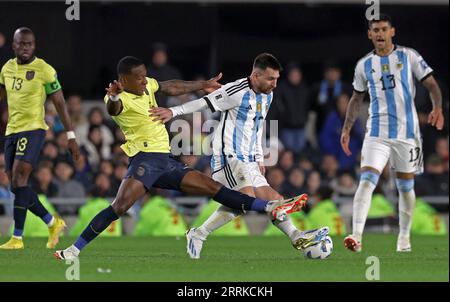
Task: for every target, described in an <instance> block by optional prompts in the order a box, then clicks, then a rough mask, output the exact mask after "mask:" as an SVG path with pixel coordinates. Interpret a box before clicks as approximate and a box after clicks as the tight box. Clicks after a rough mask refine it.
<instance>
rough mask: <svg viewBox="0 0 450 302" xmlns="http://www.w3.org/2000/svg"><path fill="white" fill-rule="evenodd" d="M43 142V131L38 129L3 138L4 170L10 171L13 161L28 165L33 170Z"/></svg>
mask: <svg viewBox="0 0 450 302" xmlns="http://www.w3.org/2000/svg"><path fill="white" fill-rule="evenodd" d="M44 142H45V130H43V129H38V130H32V131H24V132H19V133H14V134H10V135H8V136H6V137H5V168H6V171H12V168H13V164H14V161H15V160H23V161H26V162H28V163H30V164H31V165H32V166H33V168H34V167H35V166H36V165H37V163H38V161H39V155H40V154H41V149H42V146H43V145H44Z"/></svg>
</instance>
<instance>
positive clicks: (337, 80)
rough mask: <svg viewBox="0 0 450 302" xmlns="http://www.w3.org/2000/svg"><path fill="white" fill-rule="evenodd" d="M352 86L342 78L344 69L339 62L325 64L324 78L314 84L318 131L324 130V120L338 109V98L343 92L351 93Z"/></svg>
mask: <svg viewBox="0 0 450 302" xmlns="http://www.w3.org/2000/svg"><path fill="white" fill-rule="evenodd" d="M350 91H351V87H350V85H348V84H347V83H345V82H344V81H343V80H342V70H341V67H340V66H339V64H338V63H337V62H334V61H331V60H330V61H328V62H326V63H325V65H324V70H323V79H322V80H321V81H320V82H319V83H316V84H314V86H313V90H312V94H311V97H312V100H311V105H312V106H313V109H314V111H316V112H317V119H316V133H317V134H319V133H320V132H321V131H322V126H323V121H324V120H325V118H326V116H327V115H328V113H330V112H331V111H333V110H335V109H336V99H337V98H338V97H339V96H340V95H341V94H342V93H343V92H347V93H350Z"/></svg>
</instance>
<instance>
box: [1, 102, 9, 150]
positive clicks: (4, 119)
mask: <svg viewBox="0 0 450 302" xmlns="http://www.w3.org/2000/svg"><path fill="white" fill-rule="evenodd" d="M7 123H8V105H7V103H6V102H5V100H2V101H0V150H2V151H3V150H4V149H5V131H6V125H7Z"/></svg>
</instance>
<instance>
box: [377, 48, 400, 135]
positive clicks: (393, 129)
mask: <svg viewBox="0 0 450 302" xmlns="http://www.w3.org/2000/svg"><path fill="white" fill-rule="evenodd" d="M380 64H381V66H380V67H381V72H382V78H381V80H382V81H384V84H383V86H385V87H386V90H384V94H385V95H386V102H387V110H388V128H389V134H388V135H389V136H388V137H389V138H397V118H398V116H397V106H396V104H395V95H394V89H393V88H394V87H395V84H394V87H390V85H391V80H390V79H389V77H390V76H392V75H391V74H390V68H388V69H387V70H386V69H385V68H383V66H386V65H387V66H389V65H390V62H389V57H381V58H380ZM389 87H390V88H389Z"/></svg>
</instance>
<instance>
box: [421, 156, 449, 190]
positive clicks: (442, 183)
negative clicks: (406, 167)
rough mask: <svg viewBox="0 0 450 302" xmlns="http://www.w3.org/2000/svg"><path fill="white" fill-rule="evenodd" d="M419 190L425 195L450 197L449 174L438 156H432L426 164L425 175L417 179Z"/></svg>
mask: <svg viewBox="0 0 450 302" xmlns="http://www.w3.org/2000/svg"><path fill="white" fill-rule="evenodd" d="M417 186H418V187H419V188H418V189H419V190H420V191H421V192H423V194H424V195H430V196H440V195H448V193H449V189H448V172H446V168H445V165H444V162H443V161H442V159H441V158H440V157H439V155H437V154H433V155H431V156H430V157H429V158H428V159H427V161H426V163H425V173H424V174H423V175H420V176H419V177H417Z"/></svg>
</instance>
